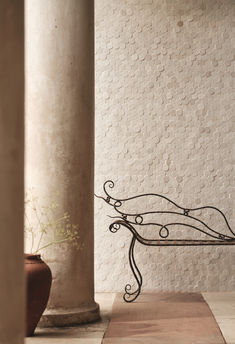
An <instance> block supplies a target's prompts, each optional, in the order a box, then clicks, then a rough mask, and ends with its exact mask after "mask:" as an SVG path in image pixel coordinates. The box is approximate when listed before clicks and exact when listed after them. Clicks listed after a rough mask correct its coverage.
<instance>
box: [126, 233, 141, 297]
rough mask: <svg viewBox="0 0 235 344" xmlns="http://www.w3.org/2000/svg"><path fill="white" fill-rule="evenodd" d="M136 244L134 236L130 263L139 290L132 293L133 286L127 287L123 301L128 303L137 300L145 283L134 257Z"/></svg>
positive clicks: (128, 285)
mask: <svg viewBox="0 0 235 344" xmlns="http://www.w3.org/2000/svg"><path fill="white" fill-rule="evenodd" d="M135 242H136V238H135V237H134V236H133V238H132V240H131V244H130V249H129V263H130V267H131V271H132V272H133V275H134V277H135V279H136V282H137V285H138V288H137V289H136V290H135V291H133V292H131V289H132V286H131V285H130V284H127V285H126V286H125V294H124V295H123V299H124V301H126V302H133V301H135V300H136V299H137V297H138V296H139V294H140V292H141V287H142V283H143V279H142V276H141V273H140V271H139V269H138V267H137V265H136V262H135V257H134V247H135Z"/></svg>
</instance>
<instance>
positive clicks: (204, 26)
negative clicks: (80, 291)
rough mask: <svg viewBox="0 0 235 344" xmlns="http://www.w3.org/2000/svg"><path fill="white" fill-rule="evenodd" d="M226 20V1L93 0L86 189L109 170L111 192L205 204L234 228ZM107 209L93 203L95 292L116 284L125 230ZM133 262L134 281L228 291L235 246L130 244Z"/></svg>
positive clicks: (232, 13) (151, 286)
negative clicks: (137, 277) (92, 143)
mask: <svg viewBox="0 0 235 344" xmlns="http://www.w3.org/2000/svg"><path fill="white" fill-rule="evenodd" d="M234 20H235V2H234V1H233V0H222V1H221V0H204V1H202V0H200V1H199V0H187V1H186V0H175V1H170V0H126V1H124V0H120V1H118V0H97V1H96V149H95V153H96V161H95V162H96V175H95V183H96V184H95V190H96V193H97V194H102V184H103V182H104V181H105V180H107V179H113V180H114V182H115V188H114V189H113V191H112V192H113V195H116V196H117V197H127V196H131V195H134V194H137V193H142V192H158V193H162V194H164V195H166V196H167V197H170V198H171V199H173V200H174V201H176V202H178V203H179V204H180V205H182V206H185V207H189V208H190V207H197V206H200V205H214V206H217V207H219V208H220V209H221V210H223V211H224V212H225V213H226V215H227V217H228V219H229V220H230V223H231V225H232V227H233V228H235V221H234V212H233V209H234V198H235V194H234V155H235V154H234V151H235V150H234V148H235V147H234V141H235V139H234V83H233V77H234V75H235V69H234V46H235V32H234ZM107 215H114V213H113V211H112V209H110V207H109V206H108V205H107V204H105V203H104V202H103V201H102V200H96V201H95V242H96V248H95V249H96V251H95V266H96V289H97V291H122V290H123V287H124V285H125V284H126V283H128V282H131V283H133V282H134V280H133V278H132V274H131V272H130V269H129V263H128V247H129V243H130V234H129V233H127V231H125V230H124V229H123V230H120V231H119V232H118V233H116V234H112V233H110V232H109V230H108V225H109V224H110V222H111V219H110V218H108V217H107ZM210 221H211V223H212V224H213V225H214V226H216V225H217V226H218V223H217V220H216V219H215V218H214V217H213V216H211V217H210ZM216 228H218V229H221V227H220V226H219V227H216ZM150 230H151V229H150ZM136 260H137V263H138V265H139V267H140V269H141V271H142V273H143V277H144V290H155V291H157V290H164V291H167V290H181V291H199V290H200V291H213V290H220V291H222V290H234V288H235V278H234V276H235V247H206V248H200V247H199V248H197V247H196V248H195V247H194V248H188V247H184V248H174V247H173V248H156V247H155V248H150V247H143V246H142V247H139V246H137V247H136Z"/></svg>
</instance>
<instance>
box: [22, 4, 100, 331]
mask: <svg viewBox="0 0 235 344" xmlns="http://www.w3.org/2000/svg"><path fill="white" fill-rule="evenodd" d="M25 13H26V71H27V73H26V146H27V149H26V188H27V189H29V188H33V193H35V196H38V197H39V201H40V202H41V204H42V205H48V204H50V203H52V202H57V203H58V204H59V209H58V216H59V214H63V213H64V212H69V214H70V215H71V221H72V222H73V223H74V224H77V225H78V228H79V235H80V242H81V243H82V245H83V248H82V249H80V250H76V248H74V247H72V245H70V244H63V245H57V246H55V247H49V248H48V249H46V250H45V251H44V252H43V253H44V257H45V260H46V262H47V263H48V265H49V266H50V267H51V269H52V274H53V284H52V290H51V296H50V300H49V305H48V308H47V311H46V312H45V314H44V316H43V321H42V323H41V324H42V325H48V326H63V325H66V324H67V325H69V324H76V323H82V322H87V321H93V320H96V319H98V318H99V306H98V305H97V304H96V303H95V302H94V238H93V236H94V229H93V214H94V212H93V200H94V196H93V195H94V190H93V179H94V175H93V174H94V132H93V131H94V3H93V0H79V1H78V0H66V1H64V0H50V1H38V0H27V1H26V12H25ZM29 216H30V218H31V220H32V222H33V221H34V219H33V214H32V213H31V214H30V213H29Z"/></svg>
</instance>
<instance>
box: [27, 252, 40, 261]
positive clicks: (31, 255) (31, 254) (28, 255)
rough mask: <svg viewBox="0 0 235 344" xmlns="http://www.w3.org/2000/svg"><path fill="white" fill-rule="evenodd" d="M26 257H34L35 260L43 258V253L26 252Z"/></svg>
mask: <svg viewBox="0 0 235 344" xmlns="http://www.w3.org/2000/svg"><path fill="white" fill-rule="evenodd" d="M24 257H25V258H27V259H33V260H39V259H41V255H40V254H33V253H25V254H24Z"/></svg>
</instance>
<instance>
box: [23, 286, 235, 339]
mask: <svg viewBox="0 0 235 344" xmlns="http://www.w3.org/2000/svg"><path fill="white" fill-rule="evenodd" d="M203 296H204V298H205V300H206V301H207V303H208V304H209V306H210V308H211V310H212V312H213V314H214V317H215V319H216V321H217V323H218V324H219V326H220V329H221V331H222V333H223V336H224V338H225V340H226V343H227V344H235V292H230V293H228V292H227V293H203ZM114 298H115V294H114V293H98V294H96V301H97V302H98V303H99V305H100V308H101V320H100V321H99V322H96V323H94V324H86V325H80V326H77V327H69V328H48V329H37V331H36V333H35V336H34V337H31V338H26V340H25V344H54V343H56V344H101V343H102V338H103V336H104V332H105V330H106V328H107V326H108V322H109V318H110V315H111V310H112V304H113V301H114Z"/></svg>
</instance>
